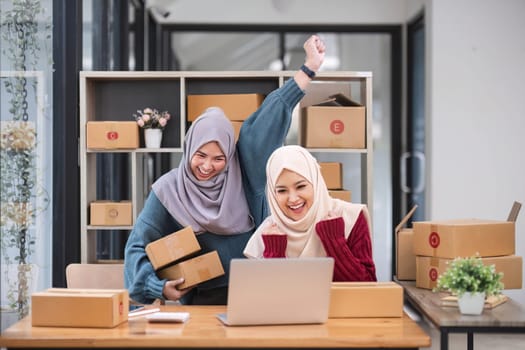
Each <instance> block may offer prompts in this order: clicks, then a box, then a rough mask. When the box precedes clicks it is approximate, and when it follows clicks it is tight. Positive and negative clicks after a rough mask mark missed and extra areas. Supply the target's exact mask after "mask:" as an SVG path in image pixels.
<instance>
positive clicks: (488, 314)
mask: <svg viewBox="0 0 525 350" xmlns="http://www.w3.org/2000/svg"><path fill="white" fill-rule="evenodd" d="M398 283H399V284H400V285H401V286H403V289H404V291H405V295H406V296H407V297H408V299H409V302H411V304H412V305H413V306H414V307H416V308H417V309H418V310H419V311H420V312H422V313H423V314H424V315H425V316H426V317H427V318H428V319H429V320H430V321H431V322H432V323H434V325H435V326H437V327H525V307H523V305H521V304H520V303H518V302H516V301H514V300H512V299H509V300H507V301H506V302H505V303H503V304H500V305H498V306H496V307H495V308H493V309H484V310H483V313H482V314H481V315H479V316H473V315H462V314H461V313H460V312H459V310H458V308H455V307H441V306H440V298H441V297H443V296H444V295H445V294H443V293H434V292H432V291H431V290H429V289H422V288H416V285H415V282H412V281H398Z"/></svg>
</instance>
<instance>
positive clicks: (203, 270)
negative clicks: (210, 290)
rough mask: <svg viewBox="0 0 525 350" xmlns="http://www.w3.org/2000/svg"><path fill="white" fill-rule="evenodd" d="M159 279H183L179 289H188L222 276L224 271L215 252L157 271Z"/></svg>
mask: <svg viewBox="0 0 525 350" xmlns="http://www.w3.org/2000/svg"><path fill="white" fill-rule="evenodd" d="M157 275H158V276H159V277H160V278H167V279H169V280H175V279H178V278H181V277H184V283H182V284H179V286H178V287H179V288H188V287H192V286H195V285H197V284H199V283H201V282H204V281H207V280H210V279H212V278H215V277H219V276H222V275H224V269H223V267H222V264H221V259H220V258H219V254H217V251H215V250H214V251H212V252H209V253H206V254H202V255H199V256H197V257H195V258H192V259H188V260H185V261H183V262H180V263H178V264H176V265H171V266H168V267H165V268H163V269H161V270H159V271H157Z"/></svg>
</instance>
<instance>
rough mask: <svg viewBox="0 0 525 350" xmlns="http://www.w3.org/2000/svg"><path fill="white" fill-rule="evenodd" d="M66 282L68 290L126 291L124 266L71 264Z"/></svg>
mask: <svg viewBox="0 0 525 350" xmlns="http://www.w3.org/2000/svg"><path fill="white" fill-rule="evenodd" d="M66 282H67V287H68V288H80V289H125V287H124V264H77V263H74V264H69V265H68V266H67V267H66Z"/></svg>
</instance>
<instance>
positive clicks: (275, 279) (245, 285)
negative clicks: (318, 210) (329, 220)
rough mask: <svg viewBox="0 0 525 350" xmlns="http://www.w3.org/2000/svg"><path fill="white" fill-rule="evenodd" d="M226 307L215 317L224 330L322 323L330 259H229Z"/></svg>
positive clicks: (327, 302)
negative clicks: (220, 322) (250, 326)
mask: <svg viewBox="0 0 525 350" xmlns="http://www.w3.org/2000/svg"><path fill="white" fill-rule="evenodd" d="M230 264H231V265H230V281H229V287H228V304H227V307H226V313H225V314H219V315H217V317H218V318H219V320H221V321H222V322H223V323H224V324H226V325H228V326H248V325H271V324H305V323H324V322H326V320H327V319H328V309H329V306H330V289H331V284H332V275H333V270H334V260H333V259H332V258H328V257H326V258H287V259H284V258H283V259H233V260H232V261H231V263H230Z"/></svg>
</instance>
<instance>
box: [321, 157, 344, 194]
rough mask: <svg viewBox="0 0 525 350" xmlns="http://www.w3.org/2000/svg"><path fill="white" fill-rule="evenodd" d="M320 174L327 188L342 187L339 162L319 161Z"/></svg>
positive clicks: (341, 166) (341, 167)
mask: <svg viewBox="0 0 525 350" xmlns="http://www.w3.org/2000/svg"><path fill="white" fill-rule="evenodd" d="M319 167H320V168H321V175H322V176H323V179H324V182H325V183H326V187H327V188H328V189H329V190H340V189H342V188H343V165H342V164H341V163H339V162H319Z"/></svg>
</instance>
